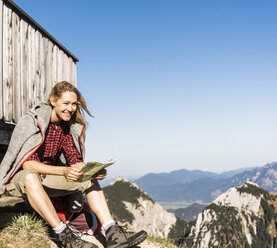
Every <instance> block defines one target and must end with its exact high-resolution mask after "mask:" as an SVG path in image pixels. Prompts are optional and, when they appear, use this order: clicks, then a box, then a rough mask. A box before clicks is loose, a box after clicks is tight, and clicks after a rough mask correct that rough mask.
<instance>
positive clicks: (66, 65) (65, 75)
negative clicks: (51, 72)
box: [63, 53, 70, 82]
mask: <svg viewBox="0 0 277 248" xmlns="http://www.w3.org/2000/svg"><path fill="white" fill-rule="evenodd" d="M63 67H64V70H63V80H65V81H67V82H70V77H69V59H68V57H67V55H66V54H65V53H64V54H63Z"/></svg>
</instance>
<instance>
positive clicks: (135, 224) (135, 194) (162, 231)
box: [103, 177, 186, 238]
mask: <svg viewBox="0 0 277 248" xmlns="http://www.w3.org/2000/svg"><path fill="white" fill-rule="evenodd" d="M103 190H104V193H105V195H106V197H107V201H108V205H109V208H110V210H111V213H112V215H113V217H114V218H115V219H116V220H117V221H118V222H119V223H120V224H123V225H126V224H127V226H128V228H130V229H132V230H134V231H138V230H141V229H144V230H146V231H147V232H148V234H149V235H151V236H160V237H164V238H167V237H172V236H173V235H175V233H178V232H179V235H180V236H181V235H182V233H184V229H185V225H186V222H185V221H182V220H180V219H179V218H178V217H176V216H175V215H174V214H173V213H169V212H167V211H166V210H165V209H164V208H163V207H162V206H161V205H159V204H158V203H156V202H155V201H153V200H152V199H151V198H150V197H149V196H148V195H147V194H146V192H145V191H143V190H142V189H141V188H140V187H139V186H138V185H136V184H135V183H133V182H131V181H129V180H127V179H125V178H123V177H118V178H117V179H116V180H115V181H113V182H112V183H111V184H110V185H109V186H107V187H105V188H104V189H103ZM180 236H179V237H180Z"/></svg>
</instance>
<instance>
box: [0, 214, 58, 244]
mask: <svg viewBox="0 0 277 248" xmlns="http://www.w3.org/2000/svg"><path fill="white" fill-rule="evenodd" d="M0 247H1V248H15V247H20V248H51V247H53V245H52V242H51V241H50V240H49V237H48V233H47V227H46V225H45V223H44V222H43V220H41V219H38V218H36V217H35V215H34V214H32V215H30V214H24V215H20V216H17V217H15V218H13V221H12V222H11V223H10V224H9V225H8V226H7V227H6V228H4V229H3V230H1V232H0Z"/></svg>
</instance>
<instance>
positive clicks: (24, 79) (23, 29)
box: [20, 19, 29, 114]
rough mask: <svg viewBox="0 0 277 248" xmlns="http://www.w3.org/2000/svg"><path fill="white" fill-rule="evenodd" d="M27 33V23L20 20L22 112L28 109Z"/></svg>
mask: <svg viewBox="0 0 277 248" xmlns="http://www.w3.org/2000/svg"><path fill="white" fill-rule="evenodd" d="M28 40H29V33H28V23H27V22H25V21H24V20H23V19H21V20H20V43H21V44H20V45H21V75H20V76H21V80H20V81H21V94H22V102H21V106H22V114H24V113H25V112H27V110H28V82H29V72H28V71H29V70H28V68H29V67H28V65H29V63H28V61H29V43H28Z"/></svg>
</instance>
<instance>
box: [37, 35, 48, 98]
mask: <svg viewBox="0 0 277 248" xmlns="http://www.w3.org/2000/svg"><path fill="white" fill-rule="evenodd" d="M44 51H45V49H44V37H43V36H42V35H41V36H40V43H39V52H40V59H39V67H40V82H38V85H39V88H40V98H41V101H45V91H46V86H45V85H46V81H45V52H44Z"/></svg>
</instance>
